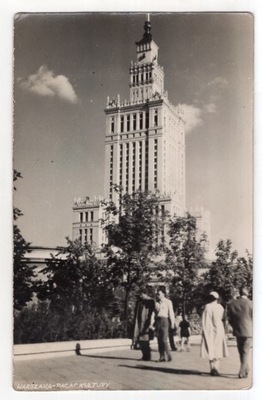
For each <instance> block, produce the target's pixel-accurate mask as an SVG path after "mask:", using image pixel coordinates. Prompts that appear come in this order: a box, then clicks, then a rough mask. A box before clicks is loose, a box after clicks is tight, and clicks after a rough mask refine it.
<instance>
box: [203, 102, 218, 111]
mask: <svg viewBox="0 0 262 400" xmlns="http://www.w3.org/2000/svg"><path fill="white" fill-rule="evenodd" d="M204 111H205V112H207V113H215V112H216V111H217V106H216V105H215V104H214V103H209V104H205V105H204Z"/></svg>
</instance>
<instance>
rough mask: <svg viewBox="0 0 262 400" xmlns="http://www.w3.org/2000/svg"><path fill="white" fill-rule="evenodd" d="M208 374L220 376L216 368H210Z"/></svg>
mask: <svg viewBox="0 0 262 400" xmlns="http://www.w3.org/2000/svg"><path fill="white" fill-rule="evenodd" d="M210 375H211V376H220V373H219V372H218V370H217V369H216V368H212V369H211V371H210Z"/></svg>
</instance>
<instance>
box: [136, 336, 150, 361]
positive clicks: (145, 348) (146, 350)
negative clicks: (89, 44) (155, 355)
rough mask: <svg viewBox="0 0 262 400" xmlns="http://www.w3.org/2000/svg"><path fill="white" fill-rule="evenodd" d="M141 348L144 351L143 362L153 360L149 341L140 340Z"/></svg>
mask: <svg viewBox="0 0 262 400" xmlns="http://www.w3.org/2000/svg"><path fill="white" fill-rule="evenodd" d="M139 346H140V349H141V351H142V360H144V361H150V360H151V349H150V344H149V340H139Z"/></svg>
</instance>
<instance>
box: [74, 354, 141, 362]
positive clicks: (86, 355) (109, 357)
mask: <svg viewBox="0 0 262 400" xmlns="http://www.w3.org/2000/svg"><path fill="white" fill-rule="evenodd" d="M80 355H81V356H82V357H89V358H106V359H108V360H131V361H137V358H128V357H113V356H94V355H91V354H90V355H88V354H80Z"/></svg>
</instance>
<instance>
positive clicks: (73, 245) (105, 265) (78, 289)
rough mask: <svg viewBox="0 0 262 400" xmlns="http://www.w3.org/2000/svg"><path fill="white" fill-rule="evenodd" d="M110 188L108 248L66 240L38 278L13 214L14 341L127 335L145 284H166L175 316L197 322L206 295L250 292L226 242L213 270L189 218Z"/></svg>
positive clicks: (240, 260)
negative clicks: (240, 289)
mask: <svg viewBox="0 0 262 400" xmlns="http://www.w3.org/2000/svg"><path fill="white" fill-rule="evenodd" d="M18 178H21V174H20V173H18V172H16V171H15V174H14V181H16V180H17V179H18ZM115 190H116V191H118V194H119V201H118V203H117V204H115V203H114V202H112V201H105V202H104V204H103V206H104V209H105V218H104V219H103V220H102V221H101V224H102V226H103V229H104V230H105V233H106V237H107V242H106V243H105V244H104V245H103V246H102V249H101V252H100V253H98V252H97V249H96V248H95V247H94V246H93V245H91V244H88V243H81V241H80V240H78V239H77V240H74V241H72V240H70V239H69V238H66V241H67V245H66V246H65V247H64V248H63V249H62V250H61V251H60V252H59V253H58V254H52V255H51V258H50V259H49V260H47V261H46V266H45V267H44V268H43V269H42V270H41V275H42V277H41V279H39V276H38V275H37V274H36V271H35V269H34V268H32V267H31V266H28V265H27V264H26V262H25V259H24V256H25V253H27V252H28V251H30V243H28V242H27V241H26V240H25V239H24V238H23V236H22V234H21V232H20V230H19V228H18V226H17V225H16V221H17V219H18V218H19V217H20V216H21V215H22V212H21V211H20V210H18V209H17V208H14V221H15V224H14V309H15V318H14V336H15V337H14V340H15V343H32V342H45V341H61V340H84V339H93V338H109V337H131V336H132V328H133V317H134V315H133V314H134V309H135V302H136V294H137V292H138V290H139V288H140V287H142V286H144V285H148V284H157V283H159V282H162V283H165V284H166V285H167V287H168V289H169V297H170V299H171V300H172V301H173V304H174V308H175V310H176V312H179V311H181V312H182V313H186V314H188V315H194V316H196V315H200V314H201V309H202V307H203V304H205V301H206V299H207V295H208V293H209V292H210V290H216V291H218V292H219V293H220V294H221V298H222V301H223V302H224V303H225V304H226V303H227V302H228V301H229V300H230V299H231V298H232V295H233V289H234V288H235V287H240V286H242V285H245V286H247V287H248V288H249V289H250V291H251V292H252V281H253V273H252V270H253V259H252V255H251V254H249V253H248V252H247V253H246V256H245V257H239V256H238V254H237V252H236V251H234V250H233V249H232V242H231V241H230V240H229V239H228V240H221V241H220V242H219V243H218V245H217V248H216V254H215V259H214V260H213V261H212V262H211V264H210V263H208V261H207V260H206V257H205V256H206V254H205V253H206V248H207V246H206V245H207V237H206V235H205V234H204V233H203V234H202V235H199V233H198V231H197V224H196V218H195V217H194V216H192V215H190V214H189V213H187V214H186V215H185V216H184V217H180V216H176V215H174V216H170V215H169V214H168V213H167V212H166V211H164V210H163V208H162V207H161V199H160V197H159V194H158V193H151V192H142V191H139V190H138V191H136V192H135V193H133V194H132V195H130V194H123V193H122V190H121V188H120V187H117V186H116V187H115ZM61 256H62V257H61ZM32 299H34V301H32Z"/></svg>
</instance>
